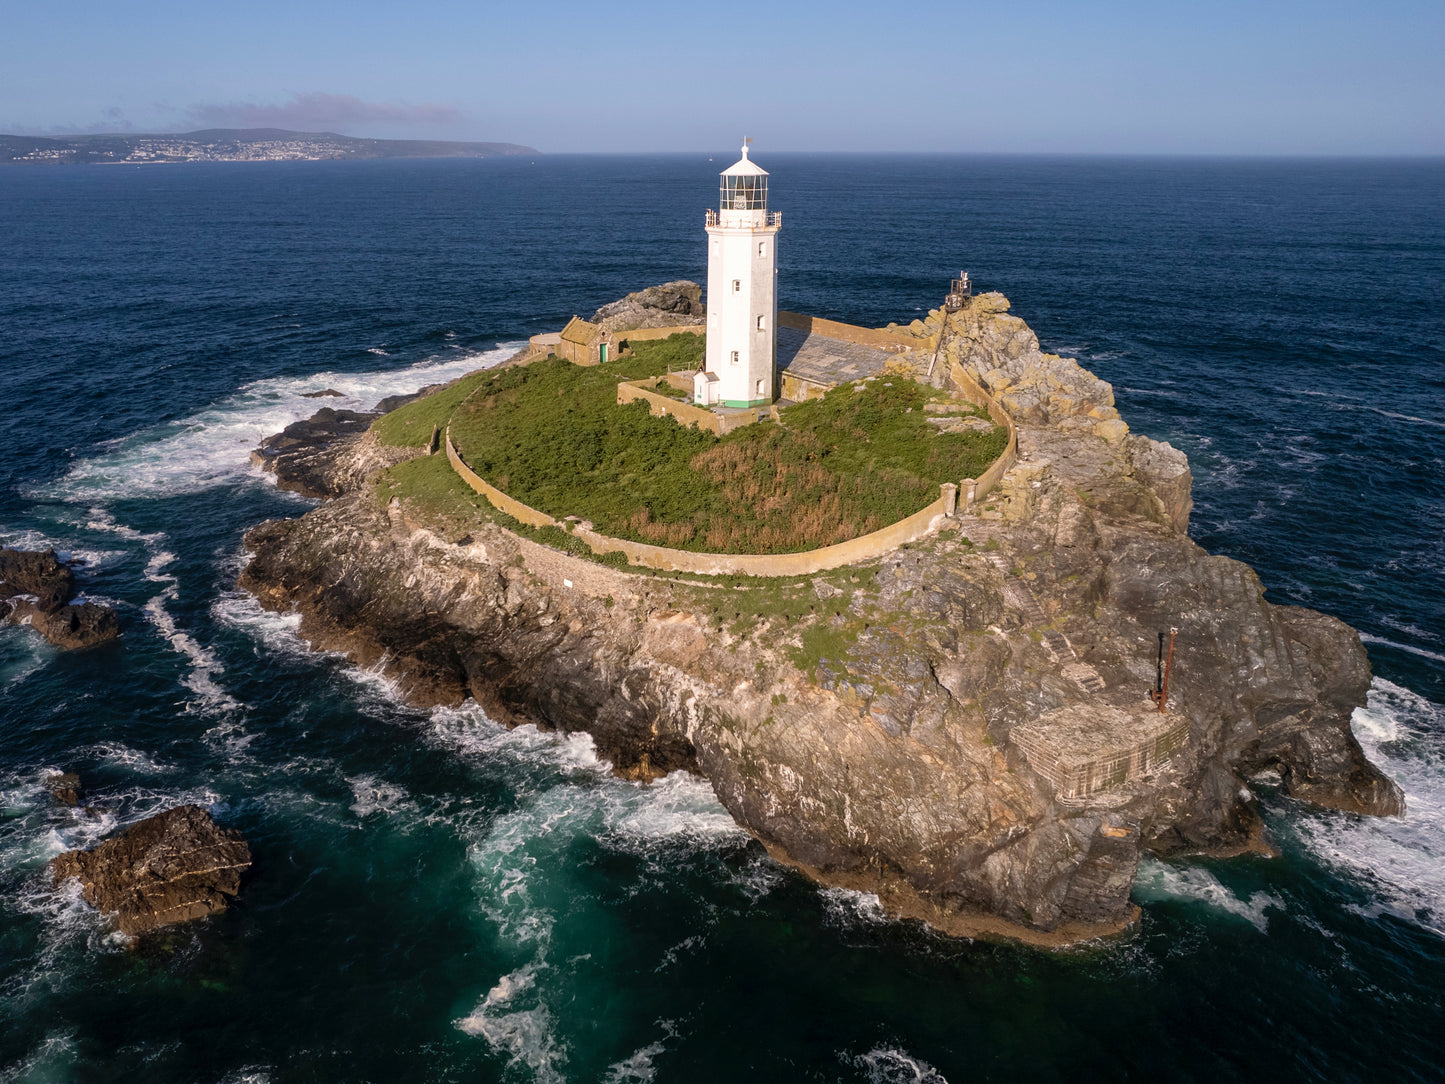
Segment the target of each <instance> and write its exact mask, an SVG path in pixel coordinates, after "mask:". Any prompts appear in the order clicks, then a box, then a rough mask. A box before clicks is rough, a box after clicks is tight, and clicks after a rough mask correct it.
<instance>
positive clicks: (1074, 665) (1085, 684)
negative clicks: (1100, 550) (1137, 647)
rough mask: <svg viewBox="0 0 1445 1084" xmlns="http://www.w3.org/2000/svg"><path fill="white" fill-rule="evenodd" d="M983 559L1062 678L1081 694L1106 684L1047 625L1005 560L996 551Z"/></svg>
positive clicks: (1038, 606)
mask: <svg viewBox="0 0 1445 1084" xmlns="http://www.w3.org/2000/svg"><path fill="white" fill-rule="evenodd" d="M983 558H984V560H986V561H987V562H988V563H989V564H991V565H993V567H994V568H996V569H998V570H999V571H1000V572H1002V573H1003V577H1004V581H1003V587H1004V598H1005V600H1006V601H1007V602H1008V604H1009V605H1010V606H1012V607H1013V608H1014V609H1016V610H1018V611H1019V612H1020V613H1021V614H1023V615H1024V617H1026V618H1027V619H1028V620H1029V621H1030V622H1031V623H1032V624H1033V625H1034V627H1035V628H1037V629H1038V630H1039V634H1040V635H1041V636H1042V637H1043V642H1044V648H1045V650H1047V651H1048V653H1049V655H1050V656H1052V658H1053V660H1054V661H1055V662H1060V661H1063V662H1064V667H1063V675H1064V677H1066V678H1068V679H1069V680H1070V681H1072V682H1073V683H1074V684H1075V685H1077V686H1079V688H1081V689H1083V690H1084V691H1085V692H1090V693H1099V692H1103V691H1104V689H1105V688H1107V687H1108V686H1107V683H1106V682H1105V681H1104V679H1103V678H1102V677H1100V676H1099V672H1098V671H1097V670H1095V669H1094V668H1093V667H1092V666H1090V665H1089V664H1088V663H1086V662H1082V661H1081V660H1080V659H1079V656H1078V653H1077V652H1076V651H1074V645H1073V644H1071V643H1069V638H1068V637H1067V636H1065V635H1064V634H1063V633H1062V632H1060V631H1059V630H1058V629H1056V628H1054V627H1052V625H1051V624H1050V623H1049V618H1048V615H1047V614H1045V613H1044V608H1043V607H1042V606H1040V605H1039V600H1038V599H1037V598H1036V597H1035V596H1034V593H1033V591H1031V590H1029V586H1028V584H1026V583H1024V582H1023V581H1022V580H1021V579H1019V578H1018V577H1017V576H1015V575H1014V574H1013V565H1012V564H1011V563H1010V561H1009V559H1008V558H1007V557H1005V556H1004V555H1003V554H1002V553H1000V552H998V551H997V550H992V551H988V552H985V553H984V555H983Z"/></svg>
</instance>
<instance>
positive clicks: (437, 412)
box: [371, 370, 489, 448]
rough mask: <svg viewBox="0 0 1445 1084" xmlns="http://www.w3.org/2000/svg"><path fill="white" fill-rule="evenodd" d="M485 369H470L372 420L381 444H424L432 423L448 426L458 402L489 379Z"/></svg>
mask: <svg viewBox="0 0 1445 1084" xmlns="http://www.w3.org/2000/svg"><path fill="white" fill-rule="evenodd" d="M488 375H489V373H488V372H487V371H486V370H483V371H481V372H476V373H469V374H467V375H466V376H464V377H461V378H460V379H457V380H453V381H452V382H451V383H450V384H448V385H447V386H446V387H444V388H439V389H438V390H436V391H434V392H432V394H430V395H427V396H423V397H422V398H420V399H417V400H415V401H414V402H411V403H407V404H406V406H404V407H398V408H397V409H396V410H393V411H392V412H391V413H390V414H386V415H383V416H382V417H380V418H377V419H376V421H374V422H372V423H371V431H372V432H373V433H375V434H376V439H377V440H379V441H380V442H381V443H382V444H390V445H392V446H394V447H397V448H423V447H425V446H426V443H427V441H429V440H431V432H432V426H438V427H440V428H441V429H443V430H445V429H446V427H447V419H449V418H450V417H451V416H452V411H454V410H456V408H457V404H458V403H460V402H461V401H462V400H463V399H465V398H466V397H467V396H468V395H470V394H472V392H474V391H475V390H476V389H477V385H478V384H480V383H482V381H484V380H486V379H487V377H488Z"/></svg>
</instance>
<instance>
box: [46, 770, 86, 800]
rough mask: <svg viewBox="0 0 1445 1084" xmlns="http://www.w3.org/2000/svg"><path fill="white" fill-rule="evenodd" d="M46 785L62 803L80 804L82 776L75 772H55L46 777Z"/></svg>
mask: <svg viewBox="0 0 1445 1084" xmlns="http://www.w3.org/2000/svg"><path fill="white" fill-rule="evenodd" d="M45 786H46V787H47V788H48V789H49V791H50V796H51V797H52V798H54V799H55V800H56V802H58V803H59V804H60V805H71V806H75V805H79V804H80V794H81V789H80V776H78V775H76V774H75V773H74V772H54V773H52V774H51V775H49V776H48V777H46V780H45Z"/></svg>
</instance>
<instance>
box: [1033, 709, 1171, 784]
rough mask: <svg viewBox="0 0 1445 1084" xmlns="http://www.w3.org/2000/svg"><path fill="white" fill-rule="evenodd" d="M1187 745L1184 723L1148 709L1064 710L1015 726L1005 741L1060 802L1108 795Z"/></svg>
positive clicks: (1161, 763)
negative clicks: (1108, 791)
mask: <svg viewBox="0 0 1445 1084" xmlns="http://www.w3.org/2000/svg"><path fill="white" fill-rule="evenodd" d="M1188 740H1189V720H1188V719H1185V718H1183V717H1181V716H1179V715H1174V714H1172V713H1170V714H1165V713H1163V712H1160V711H1158V710H1156V709H1155V708H1154V706H1153V705H1152V704H1150V705H1149V706H1148V707H1143V706H1141V707H1139V708H1137V709H1135V710H1132V711H1130V710H1126V709H1123V708H1118V707H1114V706H1112V705H1109V704H1069V705H1068V706H1066V707H1062V708H1055V709H1054V710H1053V711H1046V712H1044V714H1042V715H1040V716H1039V717H1038V718H1037V719H1033V720H1030V721H1029V722H1027V723H1023V724H1020V725H1018V726H1016V727H1014V728H1013V730H1012V731H1011V732H1010V733H1009V741H1010V742H1011V743H1013V744H1014V745H1015V746H1017V747H1018V748H1019V749H1020V750H1021V751H1022V752H1023V754H1024V758H1025V759H1026V760H1028V762H1029V767H1030V768H1032V769H1033V770H1034V771H1036V772H1037V773H1038V774H1039V775H1041V776H1043V777H1044V778H1045V779H1047V780H1048V781H1049V783H1050V784H1052V785H1053V788H1054V793H1055V794H1056V795H1057V796H1058V797H1059V799H1060V800H1062V801H1077V800H1079V799H1083V798H1087V797H1089V796H1090V795H1092V794H1098V793H1099V792H1101V791H1106V790H1113V789H1115V788H1118V787H1122V786H1124V785H1125V784H1128V783H1131V782H1133V781H1134V780H1136V779H1140V778H1142V777H1144V776H1147V775H1149V774H1150V773H1152V772H1155V771H1158V770H1159V769H1160V768H1161V767H1163V765H1164V763H1165V762H1166V761H1168V760H1169V759H1170V758H1171V757H1173V755H1174V754H1175V753H1177V752H1178V751H1179V750H1180V749H1182V748H1184V746H1185V744H1186V743H1187V742H1188Z"/></svg>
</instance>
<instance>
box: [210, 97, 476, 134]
mask: <svg viewBox="0 0 1445 1084" xmlns="http://www.w3.org/2000/svg"><path fill="white" fill-rule="evenodd" d="M188 112H189V115H190V117H191V119H192V120H194V121H195V122H196V123H197V124H201V125H205V126H207V127H212V128H300V129H303V130H313V131H314V130H317V129H322V128H327V129H330V128H343V127H348V126H351V125H357V124H402V125H438V124H452V123H455V122H456V121H457V120H459V119H460V117H461V114H460V113H459V112H458V111H457V110H456V109H454V108H453V107H452V106H449V105H434V104H431V103H425V102H424V103H422V104H420V105H409V104H407V103H404V102H364V101H362V100H361V99H360V98H357V97H354V96H353V95H350V94H326V93H324V92H321V91H317V92H315V93H312V94H293V95H291V100H290V101H289V102H282V103H281V104H279V105H264V104H258V103H256V102H215V103H210V104H205V105H196V106H192V107H191V108H190V110H189V111H188Z"/></svg>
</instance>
